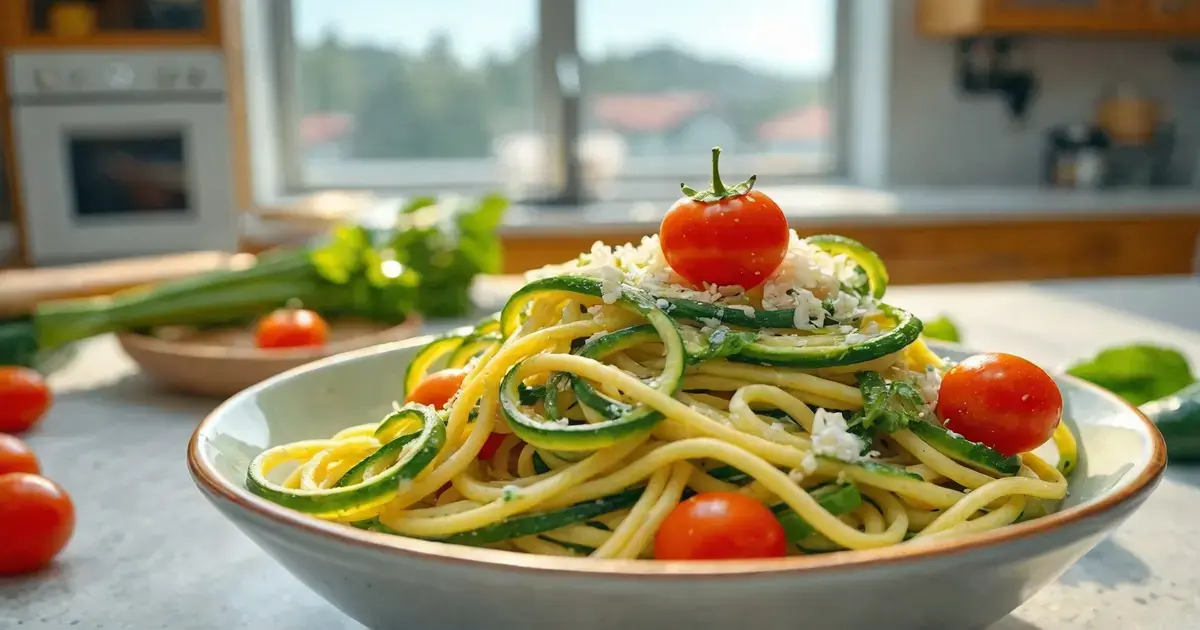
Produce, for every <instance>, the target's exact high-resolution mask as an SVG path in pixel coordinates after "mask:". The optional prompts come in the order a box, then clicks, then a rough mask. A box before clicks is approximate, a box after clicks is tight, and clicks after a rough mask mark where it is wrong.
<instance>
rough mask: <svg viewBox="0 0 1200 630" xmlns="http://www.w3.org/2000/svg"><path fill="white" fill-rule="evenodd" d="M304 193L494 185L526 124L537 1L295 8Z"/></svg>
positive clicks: (366, 0) (318, 2) (393, 0)
mask: <svg viewBox="0 0 1200 630" xmlns="http://www.w3.org/2000/svg"><path fill="white" fill-rule="evenodd" d="M293 7H294V9H293V12H294V24H295V40H296V51H297V52H296V54H297V57H298V58H297V60H296V88H295V89H296V91H297V94H295V95H294V98H295V99H296V103H297V108H298V113H299V116H298V117H299V121H298V124H299V127H300V128H299V129H298V130H296V133H295V137H296V138H297V142H298V144H299V147H298V149H299V151H300V152H302V158H301V159H302V161H303V165H304V169H303V170H304V177H305V184H306V185H308V186H310V187H321V186H371V187H387V186H399V185H405V184H436V183H442V184H454V183H470V182H474V183H486V182H490V181H497V180H498V179H499V178H500V175H499V173H498V172H497V168H496V156H497V155H498V153H499V147H501V146H507V145H510V144H514V142H515V141H516V140H519V139H520V138H521V137H523V136H525V135H528V134H530V133H531V132H532V131H533V129H534V126H535V123H536V120H537V119H536V112H535V108H534V106H533V104H534V77H533V68H534V47H535V43H536V40H535V33H536V26H537V13H536V9H537V5H536V0H505V1H504V2H495V1H493V0H404V1H403V2H398V1H397V0H336V1H332V0H295V2H294V5H293Z"/></svg>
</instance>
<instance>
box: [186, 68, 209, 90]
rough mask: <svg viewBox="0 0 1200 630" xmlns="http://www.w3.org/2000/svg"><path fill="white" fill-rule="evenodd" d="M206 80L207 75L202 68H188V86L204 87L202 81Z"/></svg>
mask: <svg viewBox="0 0 1200 630" xmlns="http://www.w3.org/2000/svg"><path fill="white" fill-rule="evenodd" d="M206 78H208V73H207V72H205V71H204V68H188V72H187V82H188V85H190V86H192V87H194V88H198V87H201V86H203V85H204V80H205V79H206Z"/></svg>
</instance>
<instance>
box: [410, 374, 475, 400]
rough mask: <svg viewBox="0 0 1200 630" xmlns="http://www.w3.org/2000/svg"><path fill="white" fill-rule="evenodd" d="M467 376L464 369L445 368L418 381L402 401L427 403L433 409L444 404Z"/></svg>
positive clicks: (456, 391)
mask: <svg viewBox="0 0 1200 630" xmlns="http://www.w3.org/2000/svg"><path fill="white" fill-rule="evenodd" d="M465 378H467V371H466V370H458V369H445V370H438V371H437V372H434V373H433V374H430V375H428V376H426V377H425V378H423V379H421V382H420V383H417V386H416V387H414V388H413V390H412V391H411V392H409V393H408V397H407V398H405V399H404V402H415V403H420V404H422V405H429V406H430V407H433V408H434V409H441V408H442V407H444V406H446V402H448V401H449V400H450V399H451V398H452V397H453V396H454V394H456V393H458V390H459V388H460V387H462V382H463V379H465Z"/></svg>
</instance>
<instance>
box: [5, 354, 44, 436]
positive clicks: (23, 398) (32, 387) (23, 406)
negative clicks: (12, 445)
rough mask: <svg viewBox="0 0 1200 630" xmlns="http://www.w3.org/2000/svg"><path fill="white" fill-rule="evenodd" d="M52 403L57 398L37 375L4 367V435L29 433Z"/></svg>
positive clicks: (35, 372)
mask: <svg viewBox="0 0 1200 630" xmlns="http://www.w3.org/2000/svg"><path fill="white" fill-rule="evenodd" d="M52 402H54V395H53V394H51V393H50V388H49V387H48V386H47V385H46V381H45V379H43V378H42V375H41V374H38V373H37V371H35V370H31V369H29V368H23V367H17V366H4V367H0V431H3V432H5V433H21V432H22V431H28V430H29V428H30V427H32V426H33V425H34V424H36V423H37V421H38V420H39V419H41V417H42V415H43V414H45V413H46V410H47V409H49V408H50V403H52Z"/></svg>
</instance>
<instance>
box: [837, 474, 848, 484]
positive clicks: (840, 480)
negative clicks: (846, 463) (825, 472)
mask: <svg viewBox="0 0 1200 630" xmlns="http://www.w3.org/2000/svg"><path fill="white" fill-rule="evenodd" d="M837 482H838V485H840V486H844V485H846V484H848V483H850V480H849V479H846V471H844V470H839V471H838V476H837Z"/></svg>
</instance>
